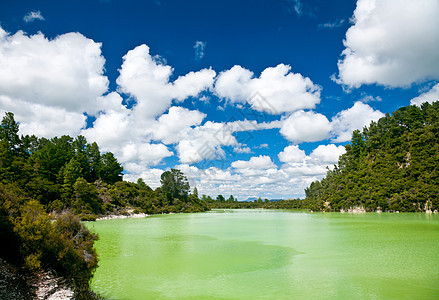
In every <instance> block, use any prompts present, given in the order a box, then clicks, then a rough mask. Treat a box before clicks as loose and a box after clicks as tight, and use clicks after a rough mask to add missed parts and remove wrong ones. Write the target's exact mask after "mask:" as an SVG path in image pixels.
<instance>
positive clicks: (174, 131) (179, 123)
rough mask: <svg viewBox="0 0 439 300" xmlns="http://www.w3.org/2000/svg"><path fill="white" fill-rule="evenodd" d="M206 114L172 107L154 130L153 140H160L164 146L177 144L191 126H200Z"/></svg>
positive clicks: (159, 120)
mask: <svg viewBox="0 0 439 300" xmlns="http://www.w3.org/2000/svg"><path fill="white" fill-rule="evenodd" d="M205 117H206V114H204V113H201V112H199V111H197V110H189V109H187V108H183V107H179V106H172V107H171V108H170V109H169V112H168V113H167V114H164V115H162V116H161V117H160V118H159V119H158V122H157V123H156V124H155V128H154V133H153V135H154V139H156V140H161V141H163V142H164V143H166V144H173V143H177V142H178V141H180V140H181V138H182V137H183V136H184V137H186V136H187V135H188V132H187V131H188V130H190V128H191V127H192V126H198V125H200V124H201V122H202V121H203V119H204V118H205Z"/></svg>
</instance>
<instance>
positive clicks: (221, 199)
mask: <svg viewBox="0 0 439 300" xmlns="http://www.w3.org/2000/svg"><path fill="white" fill-rule="evenodd" d="M216 201H218V202H226V199H225V198H224V196H223V195H218V196H216Z"/></svg>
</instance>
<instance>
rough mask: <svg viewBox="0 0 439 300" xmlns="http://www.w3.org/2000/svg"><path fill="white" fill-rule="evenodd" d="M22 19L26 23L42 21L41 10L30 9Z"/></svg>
mask: <svg viewBox="0 0 439 300" xmlns="http://www.w3.org/2000/svg"><path fill="white" fill-rule="evenodd" d="M23 20H24V21H25V22H26V23H29V22H33V21H35V20H40V21H44V20H45V19H44V17H43V15H42V14H41V12H40V11H39V10H36V11H31V12H29V13H28V14H27V15H25V16H24V17H23Z"/></svg>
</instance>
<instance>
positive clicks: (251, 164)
mask: <svg viewBox="0 0 439 300" xmlns="http://www.w3.org/2000/svg"><path fill="white" fill-rule="evenodd" d="M232 167H233V168H235V169H238V170H240V171H242V170H245V169H247V170H248V169H259V170H265V169H270V168H274V167H275V165H274V163H273V161H272V160H271V158H270V157H269V156H267V155H259V156H253V157H252V158H250V160H249V161H244V160H237V161H234V162H233V163H232Z"/></svg>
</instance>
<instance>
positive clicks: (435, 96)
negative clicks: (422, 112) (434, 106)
mask: <svg viewBox="0 0 439 300" xmlns="http://www.w3.org/2000/svg"><path fill="white" fill-rule="evenodd" d="M435 101H439V83H437V84H436V85H435V86H433V87H432V88H431V90H429V91H428V92H425V93H422V94H421V95H419V96H418V97H416V98H413V99H412V100H411V101H410V104H411V105H418V106H420V105H421V104H422V103H424V102H428V103H433V102H435Z"/></svg>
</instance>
